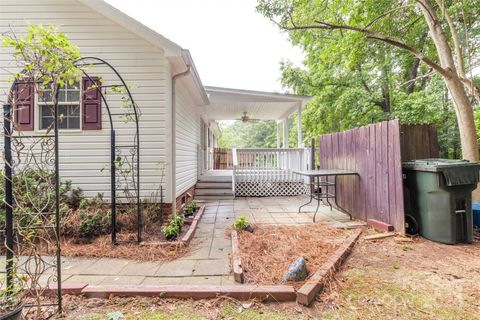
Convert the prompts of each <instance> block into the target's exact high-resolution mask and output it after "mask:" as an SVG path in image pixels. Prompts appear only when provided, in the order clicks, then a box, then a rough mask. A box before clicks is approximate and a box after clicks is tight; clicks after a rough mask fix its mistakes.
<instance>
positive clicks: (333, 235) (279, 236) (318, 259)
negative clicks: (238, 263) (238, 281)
mask: <svg viewBox="0 0 480 320" xmlns="http://www.w3.org/2000/svg"><path fill="white" fill-rule="evenodd" d="M348 235H349V231H347V230H342V229H338V228H333V227H330V226H328V225H325V224H320V223H316V224H309V225H300V226H261V227H260V226H255V231H254V232H253V233H250V232H246V231H241V232H239V233H238V241H239V247H240V248H239V249H240V257H241V260H242V267H243V270H244V272H245V279H246V282H247V283H253V284H263V285H277V284H280V282H281V280H282V278H283V275H284V274H285V272H286V271H287V270H288V267H289V265H290V264H291V263H292V262H293V261H295V260H296V259H297V258H298V257H304V258H305V260H306V262H307V270H308V272H309V277H310V276H311V275H312V274H314V273H315V272H316V271H317V270H318V269H319V268H320V266H321V265H322V264H323V263H324V262H325V261H326V260H327V259H328V258H329V257H330V255H331V254H332V253H333V252H334V251H335V249H337V248H338V247H339V245H340V244H341V243H342V241H343V240H344V239H345V238H346V237H347V236H348ZM307 279H308V278H307ZM302 284H303V282H295V283H294V285H295V287H297V286H301V285H302Z"/></svg>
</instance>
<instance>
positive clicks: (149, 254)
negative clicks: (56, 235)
mask: <svg viewBox="0 0 480 320" xmlns="http://www.w3.org/2000/svg"><path fill="white" fill-rule="evenodd" d="M189 227H190V225H185V227H184V228H182V233H181V234H180V236H179V237H178V239H181V237H183V235H184V234H185V233H186V232H187V231H188V228H189ZM136 239H137V234H136V233H134V232H126V231H125V232H120V233H118V234H117V241H118V244H117V245H112V238H111V235H110V234H104V235H100V236H98V237H95V238H93V239H88V242H87V243H85V242H82V241H79V239H77V238H72V237H65V236H64V237H62V238H61V250H62V253H61V255H62V256H63V257H79V258H118V259H130V260H138V261H171V260H175V259H178V258H181V257H183V256H184V255H186V254H187V253H189V252H191V251H192V250H195V249H196V248H195V247H194V246H192V244H191V243H189V244H188V245H187V244H185V243H183V242H181V241H167V240H165V239H164V236H163V234H161V232H152V231H151V230H150V232H143V233H142V242H141V243H140V244H139V243H137V241H136ZM36 247H37V249H38V251H39V253H40V254H42V255H54V254H55V243H54V241H53V240H51V239H50V241H41V243H38V244H36ZM26 250H28V248H27V249H26ZM23 254H28V253H27V252H24V253H23Z"/></svg>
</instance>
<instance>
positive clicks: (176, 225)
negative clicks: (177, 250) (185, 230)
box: [162, 216, 184, 240]
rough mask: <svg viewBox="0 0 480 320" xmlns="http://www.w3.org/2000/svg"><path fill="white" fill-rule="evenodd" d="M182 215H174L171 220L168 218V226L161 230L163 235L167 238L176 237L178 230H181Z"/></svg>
mask: <svg viewBox="0 0 480 320" xmlns="http://www.w3.org/2000/svg"><path fill="white" fill-rule="evenodd" d="M183 222H184V221H183V217H182V216H176V217H175V218H173V219H172V220H170V223H169V224H168V226H165V227H163V229H162V231H163V234H164V235H165V237H166V238H167V239H169V240H171V239H175V238H176V237H178V235H179V234H180V231H182V226H183Z"/></svg>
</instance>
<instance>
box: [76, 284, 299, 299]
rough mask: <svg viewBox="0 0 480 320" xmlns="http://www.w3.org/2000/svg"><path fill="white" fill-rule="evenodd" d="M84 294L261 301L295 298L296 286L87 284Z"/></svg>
mask: <svg viewBox="0 0 480 320" xmlns="http://www.w3.org/2000/svg"><path fill="white" fill-rule="evenodd" d="M82 294H83V295H85V296H86V297H88V298H108V297H112V296H118V297H136V296H143V297H163V298H188V299H210V298H217V297H222V296H224V297H231V298H234V299H237V300H249V299H259V300H262V301H294V300H295V297H296V295H295V289H294V288H293V286H288V285H286V286H255V285H243V286H237V285H229V286H215V285H162V286H87V287H86V288H84V289H83V290H82Z"/></svg>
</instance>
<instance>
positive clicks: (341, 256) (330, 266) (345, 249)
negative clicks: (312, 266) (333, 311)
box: [297, 229, 362, 306]
mask: <svg viewBox="0 0 480 320" xmlns="http://www.w3.org/2000/svg"><path fill="white" fill-rule="evenodd" d="M361 234H362V230H361V229H359V230H355V231H354V232H353V233H352V234H351V235H350V236H349V237H348V238H347V239H346V240H345V241H344V242H343V243H342V244H341V245H340V247H339V248H338V249H337V250H335V252H334V253H333V254H332V255H331V256H330V258H329V259H328V260H327V261H326V262H325V263H324V264H323V265H322V266H321V267H320V268H319V269H318V270H317V272H315V274H314V275H313V276H312V277H311V278H310V279H308V280H307V282H306V283H305V284H304V285H303V286H301V287H300V289H299V290H298V291H297V303H300V304H303V305H306V306H308V305H310V303H312V301H313V300H314V299H315V296H316V295H317V293H319V292H320V291H321V290H323V287H324V286H325V283H326V281H328V279H330V278H331V277H332V276H333V275H334V274H335V272H336V271H337V270H338V268H339V267H340V266H341V265H342V263H343V261H345V259H346V258H347V257H348V255H349V254H350V251H351V250H352V248H353V247H354V246H355V243H356V242H357V240H358V238H359V237H360V235H361Z"/></svg>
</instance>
